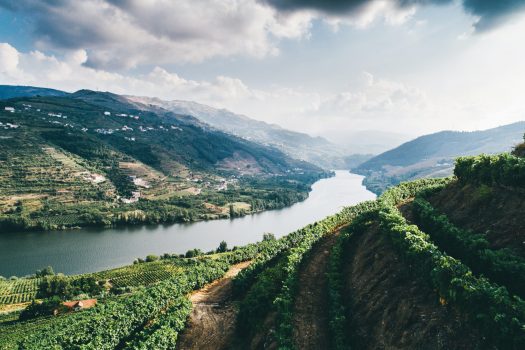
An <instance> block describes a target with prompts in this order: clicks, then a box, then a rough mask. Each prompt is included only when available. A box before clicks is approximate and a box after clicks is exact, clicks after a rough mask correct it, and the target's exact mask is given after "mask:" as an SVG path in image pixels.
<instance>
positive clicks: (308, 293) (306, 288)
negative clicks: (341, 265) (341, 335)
mask: <svg viewBox="0 0 525 350" xmlns="http://www.w3.org/2000/svg"><path fill="white" fill-rule="evenodd" d="M337 236H338V233H335V234H330V235H327V236H326V237H323V238H321V240H320V241H319V242H318V243H317V244H316V245H315V246H314V247H313V248H312V251H311V254H310V256H309V258H308V259H307V261H306V263H305V264H304V265H303V266H302V267H301V270H300V271H299V292H298V294H297V297H296V302H295V309H294V310H295V311H294V320H293V323H294V331H293V337H294V341H295V347H296V348H297V349H301V350H305V349H327V348H328V347H329V342H330V336H329V329H328V322H329V319H328V285H327V284H328V281H327V278H326V275H325V273H326V269H327V266H328V257H329V256H330V251H331V249H332V247H333V245H334V244H335V242H336V240H337Z"/></svg>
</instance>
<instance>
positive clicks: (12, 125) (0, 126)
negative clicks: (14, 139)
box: [0, 122, 20, 130]
mask: <svg viewBox="0 0 525 350" xmlns="http://www.w3.org/2000/svg"><path fill="white" fill-rule="evenodd" d="M19 127H20V125H17V124H12V123H5V124H4V123H2V122H0V128H4V129H5V130H7V129H17V128H19Z"/></svg>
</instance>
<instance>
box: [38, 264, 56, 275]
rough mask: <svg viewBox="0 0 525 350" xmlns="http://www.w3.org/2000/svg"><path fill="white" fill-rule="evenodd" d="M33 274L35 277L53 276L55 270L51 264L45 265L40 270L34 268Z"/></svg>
mask: <svg viewBox="0 0 525 350" xmlns="http://www.w3.org/2000/svg"><path fill="white" fill-rule="evenodd" d="M35 275H36V277H46V276H54V275H55V271H53V268H52V267H51V266H47V267H44V268H43V269H42V270H36V272H35Z"/></svg>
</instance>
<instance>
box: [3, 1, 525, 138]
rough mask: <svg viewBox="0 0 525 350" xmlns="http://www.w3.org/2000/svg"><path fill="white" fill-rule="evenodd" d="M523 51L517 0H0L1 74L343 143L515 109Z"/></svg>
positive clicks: (520, 108)
mask: <svg viewBox="0 0 525 350" xmlns="http://www.w3.org/2000/svg"><path fill="white" fill-rule="evenodd" d="M524 62H525V0H498V1H488V0H388V1H387V0H324V1H322V0H199V1H194V0H177V1H170V0H83V1H81V2H80V1H71V0H0V84H13V85H33V86H42V87H51V88H56V89H60V90H65V91H76V90H78V89H83V88H87V89H93V90H101V91H111V92H115V93H119V94H131V95H139V96H151V97H159V98H162V99H166V100H191V101H196V102H200V103H203V104H207V105H210V106H213V107H217V108H227V109H229V110H231V111H233V112H236V113H240V114H245V115H247V116H249V117H252V118H255V119H259V120H264V121H266V122H270V123H276V124H279V125H281V126H283V127H286V128H289V129H292V130H297V131H302V132H307V133H309V134H311V135H316V136H317V135H320V136H324V137H327V138H328V139H330V140H332V141H334V142H339V143H350V141H349V140H350V139H351V138H353V137H354V136H355V135H357V134H361V135H367V136H366V137H372V138H373V137H376V138H377V140H373V141H374V142H381V139H384V140H386V139H388V138H389V137H400V138H409V137H414V136H418V135H421V134H426V133H430V132H434V131H438V130H445V129H452V130H477V129H486V128H491V127H495V126H499V125H503V124H507V123H511V122H514V121H519V120H525V63H524ZM371 131H373V132H371ZM368 135H375V136H368ZM392 135H396V136H392ZM356 137H357V136H356Z"/></svg>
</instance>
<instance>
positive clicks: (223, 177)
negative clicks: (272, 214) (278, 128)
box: [0, 90, 329, 231]
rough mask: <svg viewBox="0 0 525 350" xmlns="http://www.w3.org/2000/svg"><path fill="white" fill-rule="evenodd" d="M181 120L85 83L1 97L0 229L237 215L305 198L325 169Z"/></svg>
mask: <svg viewBox="0 0 525 350" xmlns="http://www.w3.org/2000/svg"><path fill="white" fill-rule="evenodd" d="M6 108H7V109H6ZM188 118H190V117H187V116H186V117H185V116H178V115H176V114H174V113H171V112H168V111H165V110H162V109H160V108H146V107H144V108H139V107H138V106H137V105H136V104H131V103H129V102H127V100H126V99H124V98H122V97H120V96H118V95H114V94H110V93H98V92H94V91H87V90H82V91H79V92H77V93H74V94H68V95H66V96H45V97H41V96H35V97H18V98H13V99H9V100H1V101H0V227H1V228H2V229H3V230H9V231H15V230H21V229H61V228H71V227H78V226H87V225H113V224H124V223H140V222H150V223H158V222H183V221H196V220H204V219H215V218H225V217H231V216H240V215H245V214H248V213H252V212H258V211H261V210H265V209H273V208H281V207H283V206H287V205H290V204H292V203H295V202H297V201H300V200H303V199H305V198H306V197H307V195H308V191H309V189H310V185H311V184H312V183H313V182H314V181H316V180H317V179H319V178H320V177H324V176H328V175H329V174H328V173H326V172H324V171H323V170H321V169H319V168H317V167H315V166H313V165H311V164H308V163H306V162H302V161H298V160H294V159H292V158H290V157H288V156H286V155H284V154H283V153H281V152H280V151H277V150H275V149H273V148H270V147H264V146H261V145H258V144H255V143H252V142H249V141H246V140H243V139H240V138H237V137H234V136H231V135H228V134H225V133H222V132H219V131H215V130H209V128H206V127H205V126H200V125H196V124H195V123H193V122H191V121H189V120H188Z"/></svg>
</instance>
